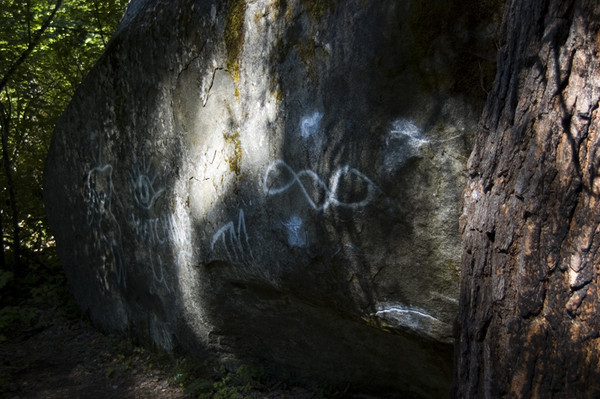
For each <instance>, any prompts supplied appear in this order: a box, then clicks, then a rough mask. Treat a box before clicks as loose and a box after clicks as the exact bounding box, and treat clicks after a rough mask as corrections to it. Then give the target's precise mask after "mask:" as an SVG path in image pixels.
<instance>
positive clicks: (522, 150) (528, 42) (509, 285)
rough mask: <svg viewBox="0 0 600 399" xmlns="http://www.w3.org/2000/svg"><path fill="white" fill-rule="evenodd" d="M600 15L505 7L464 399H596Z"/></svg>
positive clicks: (461, 344)
mask: <svg viewBox="0 0 600 399" xmlns="http://www.w3.org/2000/svg"><path fill="white" fill-rule="evenodd" d="M599 23H600V2H598V1H596V0H587V1H586V0H581V1H575V0H568V1H565V0H509V3H508V4H507V8H506V14H505V23H504V32H505V34H504V36H505V40H506V41H505V43H504V46H503V48H502V49H501V51H500V56H499V66H498V74H497V77H496V82H495V85H494V89H493V91H492V92H491V93H490V96H489V99H488V102H487V105H486V109H485V111H484V113H483V115H482V119H481V124H480V130H479V132H478V137H477V139H476V142H475V146H474V150H473V153H472V155H471V158H470V160H469V182H468V185H467V189H466V191H465V197H464V211H463V215H462V217H461V233H462V237H463V262H462V276H461V297H460V302H461V305H460V313H459V317H458V319H457V323H456V331H455V334H456V347H455V351H456V352H455V354H456V357H455V358H456V360H455V382H454V388H453V392H452V395H453V396H455V397H459V398H503V397H506V398H509V397H510V398H529V397H533V398H563V397H570V398H575V397H600V350H599V349H600V300H599V298H600V297H599V295H600V292H599V283H600V282H599V273H598V268H599V266H600V251H599V246H600V227H599V221H600V203H599V200H600V198H599V196H600V175H599V167H600V145H599V144H600V143H599V142H600V132H599V129H598V127H599V122H600V113H599V110H598V105H599V101H600V63H599V61H600V60H599V54H600V33H599Z"/></svg>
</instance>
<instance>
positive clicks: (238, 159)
mask: <svg viewBox="0 0 600 399" xmlns="http://www.w3.org/2000/svg"><path fill="white" fill-rule="evenodd" d="M223 138H224V139H225V144H227V146H230V145H233V155H232V156H229V157H226V158H225V160H226V161H227V163H229V170H230V171H231V172H234V173H235V174H236V176H237V179H238V180H240V179H241V178H242V142H241V140H240V134H239V132H233V133H227V132H223Z"/></svg>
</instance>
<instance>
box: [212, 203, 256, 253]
mask: <svg viewBox="0 0 600 399" xmlns="http://www.w3.org/2000/svg"><path fill="white" fill-rule="evenodd" d="M219 243H220V244H221V246H222V248H223V249H224V250H225V254H226V256H227V259H228V260H229V261H230V262H244V261H245V260H248V259H250V260H254V256H253V255H252V248H251V247H250V242H249V241H248V231H247V230H246V221H245V219H244V210H243V209H240V213H239V215H238V223H237V229H236V227H235V225H234V224H233V221H229V222H227V223H226V224H225V225H224V226H223V227H221V228H220V229H219V230H218V231H217V232H216V233H215V234H214V235H213V237H212V241H211V243H210V249H211V251H213V252H215V246H217V244H219Z"/></svg>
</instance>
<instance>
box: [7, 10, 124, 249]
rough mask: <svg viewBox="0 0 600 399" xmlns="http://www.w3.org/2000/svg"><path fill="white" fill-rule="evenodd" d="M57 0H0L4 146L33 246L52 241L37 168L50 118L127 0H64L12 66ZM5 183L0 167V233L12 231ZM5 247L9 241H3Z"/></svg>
mask: <svg viewBox="0 0 600 399" xmlns="http://www.w3.org/2000/svg"><path fill="white" fill-rule="evenodd" d="M55 4H56V2H55V1H49V0H28V1H17V0H14V1H10V0H7V1H2V2H0V79H4V78H8V80H7V84H6V86H5V87H4V88H2V90H1V92H0V102H1V104H2V105H3V107H4V109H5V111H6V113H7V116H8V117H9V120H10V125H9V131H8V154H9V158H10V162H11V164H12V165H11V166H12V169H11V172H12V175H13V183H14V189H15V195H16V202H17V209H18V212H19V215H18V216H19V226H20V229H21V244H22V245H23V246H24V247H25V249H26V250H27V251H29V252H34V253H39V252H41V251H44V250H45V249H47V248H48V247H49V246H52V245H53V241H52V237H51V236H50V234H49V233H48V230H47V227H46V222H45V214H44V208H43V203H42V172H43V166H44V160H45V157H46V153H47V150H48V147H49V144H50V138H51V134H52V131H53V129H54V125H55V124H56V121H57V119H58V117H59V116H60V114H61V113H62V111H63V109H64V108H65V107H66V105H67V103H68V102H69V100H70V99H71V97H72V95H73V93H74V91H75V88H76V87H77V85H78V84H79V83H80V82H81V80H82V79H83V77H84V76H85V75H86V73H87V72H88V70H89V69H90V68H91V67H92V65H93V64H94V62H95V61H96V59H97V58H98V57H99V55H100V54H101V52H102V51H103V49H104V46H105V44H106V41H108V39H109V37H110V35H111V34H112V32H113V31H114V29H115V28H116V25H117V23H118V21H119V20H120V18H121V15H122V13H123V11H124V8H125V6H126V4H127V0H117V1H108V0H92V1H88V0H70V1H64V2H63V4H62V5H61V7H60V8H59V9H58V11H57V13H56V15H55V16H54V18H53V19H52V21H51V23H50V25H49V27H48V29H47V30H46V31H45V32H44V34H43V35H42V36H41V40H40V41H39V43H37V45H36V46H35V47H34V48H33V50H32V52H31V53H30V54H29V55H28V56H27V58H26V59H25V61H24V62H23V63H22V64H20V65H19V67H18V68H16V69H14V71H13V72H11V71H12V66H13V65H14V64H15V62H16V61H17V60H18V59H19V57H21V55H22V54H23V52H24V51H25V50H26V49H27V48H28V46H29V45H30V44H31V43H32V40H33V38H34V36H35V34H36V32H37V31H38V30H39V29H40V28H41V26H42V24H43V23H44V21H46V20H47V19H48V17H49V16H50V13H51V11H52V9H53V8H54V6H55ZM7 189H8V182H7V176H6V173H5V171H4V170H3V169H2V171H1V173H0V204H1V205H0V212H2V216H3V217H2V221H3V226H2V227H3V230H4V235H5V236H6V237H10V236H11V234H12V225H11V224H10V223H9V219H10V217H8V212H9V210H8V209H7V208H6V207H5V206H4V205H5V204H7V203H8V193H7ZM5 244H6V242H5ZM8 244H11V247H12V246H13V245H14V243H8ZM5 250H6V251H9V250H10V248H9V247H7V246H6V245H5Z"/></svg>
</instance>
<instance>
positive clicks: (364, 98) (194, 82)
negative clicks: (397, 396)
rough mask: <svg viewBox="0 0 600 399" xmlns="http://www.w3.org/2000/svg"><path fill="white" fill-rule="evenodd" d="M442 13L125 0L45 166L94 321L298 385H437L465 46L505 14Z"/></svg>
mask: <svg viewBox="0 0 600 399" xmlns="http://www.w3.org/2000/svg"><path fill="white" fill-rule="evenodd" d="M430 8H431V7H430V4H429V2H422V1H421V2H417V1H403V2H399V1H395V0H389V1H379V0H378V1H374V0H373V1H369V0H354V1H352V0H348V1H340V2H335V1H316V0H288V1H282V0H281V1H266V0H264V1H263V0H257V1H247V2H246V1H244V0H229V1H227V2H225V1H212V2H211V1H199V0H197V1H192V0H162V1H160V0H137V1H136V0H133V1H132V2H131V4H130V6H129V9H128V11H127V13H126V15H125V17H124V19H123V21H122V23H121V26H120V27H119V29H118V31H117V33H116V34H115V36H114V37H113V39H112V40H111V42H110V44H109V46H108V48H107V50H106V52H105V54H104V55H103V57H102V58H101V59H100V61H99V62H98V63H97V65H96V66H95V68H94V69H93V70H92V72H91V73H90V74H89V75H88V77H87V78H86V79H85V81H84V82H83V84H82V85H81V87H80V88H79V90H78V91H77V93H76V95H75V97H74V99H73V101H72V103H71V104H70V106H69V107H68V109H67V110H66V112H65V114H64V115H63V117H62V118H61V120H60V121H59V123H58V125H57V128H56V131H55V135H54V138H53V143H52V146H51V149H50V152H49V155H48V160H47V164H46V175H45V196H46V204H47V210H48V217H49V221H50V223H51V226H52V227H53V229H54V231H55V236H56V240H57V244H58V249H59V254H60V256H61V258H62V261H63V262H64V265H65V268H66V271H67V275H68V277H69V279H70V282H71V285H72V287H73V291H74V293H75V296H76V298H77V300H78V301H79V303H80V305H81V306H82V307H84V308H86V309H89V312H90V315H91V317H92V319H93V320H95V321H96V322H97V323H98V324H100V325H101V326H103V327H104V328H107V329H117V330H123V329H130V330H131V331H133V332H135V333H137V334H139V335H140V336H142V337H149V338H151V339H152V340H153V341H154V343H156V345H158V346H160V347H163V348H165V349H168V350H183V351H187V352H191V353H196V354H202V353H210V354H213V355H217V356H219V358H221V359H222V360H223V361H224V362H226V363H231V364H232V365H233V364H235V363H237V362H255V363H259V364H262V365H269V366H272V367H271V368H272V371H273V372H275V373H280V374H282V375H286V376H287V377H290V376H293V377H297V378H300V379H304V380H310V381H315V382H319V383H321V382H322V383H327V384H333V385H340V386H346V385H347V384H348V383H350V384H351V387H352V388H356V389H369V390H381V391H387V392H391V391H393V392H398V393H401V394H403V395H407V396H403V397H412V396H415V397H437V396H445V395H446V392H447V390H448V386H449V383H450V378H451V363H452V362H451V355H452V348H451V345H450V343H451V342H452V323H453V320H454V318H455V315H456V312H457V297H458V279H459V276H458V270H459V262H460V248H461V247H460V239H459V236H458V232H457V220H458V215H459V213H460V206H461V205H460V203H461V192H462V189H463V186H464V183H465V176H464V169H465V163H466V157H467V156H468V153H469V151H470V138H471V136H472V134H473V133H474V130H475V128H476V122H477V119H478V115H479V111H480V109H481V105H482V91H481V90H480V89H479V87H480V80H482V79H483V78H485V77H486V75H485V74H482V72H481V71H483V70H484V69H485V68H484V67H487V65H488V64H489V63H486V61H484V60H479V61H478V62H473V63H472V64H473V65H475V66H476V69H469V68H471V66H472V65H471V63H467V62H466V61H465V60H466V58H465V57H466V56H465V55H464V54H466V53H463V52H461V51H462V50H461V49H465V48H469V49H470V50H472V52H473V53H477V52H479V53H483V52H485V51H488V49H489V48H488V45H489V43H490V42H489V40H488V39H489V38H490V37H491V35H490V34H489V32H487V31H485V29H483V28H489V27H490V26H492V25H490V23H489V20H488V21H487V22H485V23H484V22H481V21H480V22H477V23H475V22H473V21H470V20H468V19H465V18H462V19H460V20H459V21H458V22H456V23H457V24H458V25H456V26H454V25H452V24H450V23H448V22H447V23H446V25H443V24H441V23H440V24H437V22H436V18H438V19H439V20H444V19H445V18H450V17H451V15H449V11H448V10H447V9H443V7H441V6H440V7H439V8H441V9H442V10H441V11H429V9H430ZM433 8H435V7H433ZM425 10H428V11H427V12H426V11H425ZM488 11H489V10H488ZM436 12H437V14H436ZM489 15H492V13H489ZM423 18H427V19H426V21H427V22H429V23H430V24H431V27H430V28H426V27H423ZM436 24H437V25H436ZM460 24H462V25H460ZM438 25H439V26H446V28H445V29H441V28H440V29H438V28H439V26H438ZM450 27H452V28H450ZM428 29H429V30H428ZM493 57H494V55H493V53H492V54H491V58H492V59H493ZM467 58H468V57H467ZM467 61H468V60H467ZM461 63H463V64H461ZM461 65H462V66H461ZM465 65H467V66H469V68H467V67H466V66H465ZM482 65H483V67H482ZM453 71H459V72H460V73H455V72H453ZM474 71H475V72H476V73H475V72H474Z"/></svg>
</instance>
